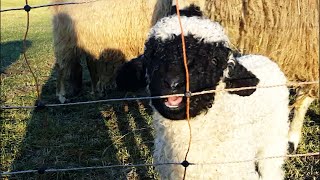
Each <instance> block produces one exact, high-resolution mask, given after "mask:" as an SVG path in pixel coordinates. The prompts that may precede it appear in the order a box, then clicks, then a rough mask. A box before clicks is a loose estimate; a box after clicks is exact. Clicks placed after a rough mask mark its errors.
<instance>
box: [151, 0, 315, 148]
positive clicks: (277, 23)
mask: <svg viewBox="0 0 320 180" xmlns="http://www.w3.org/2000/svg"><path fill="white" fill-rule="evenodd" d="M175 3H176V0H158V2H157V4H156V9H155V13H154V14H155V15H154V18H153V22H154V23H155V22H156V21H157V20H158V19H160V18H162V17H164V16H167V15H170V14H172V11H173V12H174V11H175V8H173V9H172V8H171V7H170V6H171V5H172V4H173V5H175ZM190 4H195V5H197V6H199V7H200V9H201V10H202V11H203V14H204V15H205V16H206V17H208V18H210V19H212V20H214V21H217V22H220V23H221V24H222V25H223V26H224V27H225V29H226V32H227V34H228V36H229V37H230V41H231V44H233V45H234V46H235V47H237V48H238V49H239V50H240V51H241V52H242V53H245V54H252V53H253V54H262V55H265V56H267V57H270V58H271V59H272V60H274V61H275V62H276V63H277V64H278V65H279V66H280V68H281V70H282V71H283V72H284V73H285V75H286V76H287V77H288V79H289V80H290V81H295V82H301V81H318V80H319V8H317V7H318V6H319V1H318V0H305V1H292V2H287V1H277V0H271V1H262V0H259V1H242V0H229V1H221V0H179V6H180V8H184V7H187V6H189V5H190ZM316 99H319V84H314V85H304V86H301V87H297V97H296V99H295V103H294V104H293V108H294V116H293V119H292V122H291V124H290V131H289V142H290V145H291V147H290V151H294V150H295V149H296V148H297V145H298V143H299V140H300V136H301V135H300V133H301V129H302V125H303V121H304V118H305V114H306V112H307V110H308V107H309V106H310V104H311V103H312V102H313V101H314V100H316Z"/></svg>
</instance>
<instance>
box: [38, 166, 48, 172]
mask: <svg viewBox="0 0 320 180" xmlns="http://www.w3.org/2000/svg"><path fill="white" fill-rule="evenodd" d="M46 169H47V168H46V167H41V168H39V169H38V173H39V174H44V173H46Z"/></svg>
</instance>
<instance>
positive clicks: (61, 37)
mask: <svg viewBox="0 0 320 180" xmlns="http://www.w3.org/2000/svg"><path fill="white" fill-rule="evenodd" d="M66 1H67V0H53V2H56V3H57V2H66ZM84 1H85V0H79V1H77V2H84ZM155 1H156V0H149V1H141V0H121V1H119V0H106V1H96V2H90V3H84V4H77V5H66V6H55V7H54V8H53V36H54V49H55V56H56V67H57V73H58V77H57V93H56V94H57V96H58V98H59V100H60V102H61V103H63V102H65V101H66V98H67V97H68V96H69V97H70V96H71V95H74V94H76V93H78V92H79V91H80V89H81V84H82V67H81V65H80V58H81V57H85V58H86V60H87V65H88V69H89V71H90V76H91V80H92V90H93V92H95V91H97V92H99V93H104V92H105V90H106V89H107V88H108V86H110V85H111V84H112V80H113V77H114V74H115V72H116V70H117V68H118V67H119V65H121V64H122V63H123V62H124V61H126V60H127V59H132V58H133V57H136V56H137V55H138V54H141V53H142V52H143V44H144V41H145V38H146V35H147V32H148V30H149V29H150V26H151V18H152V13H153V9H154V5H155Z"/></svg>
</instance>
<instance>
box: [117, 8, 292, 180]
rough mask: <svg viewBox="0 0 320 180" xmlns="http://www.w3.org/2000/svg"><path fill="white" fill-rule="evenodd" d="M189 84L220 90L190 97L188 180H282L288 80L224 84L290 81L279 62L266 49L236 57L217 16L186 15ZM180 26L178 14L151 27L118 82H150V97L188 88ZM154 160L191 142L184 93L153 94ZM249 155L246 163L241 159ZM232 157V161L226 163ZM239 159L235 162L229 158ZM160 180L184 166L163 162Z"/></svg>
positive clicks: (179, 155) (176, 156)
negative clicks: (140, 51) (140, 50)
mask: <svg viewBox="0 0 320 180" xmlns="http://www.w3.org/2000/svg"><path fill="white" fill-rule="evenodd" d="M181 22H182V27H183V29H184V33H185V34H184V35H185V36H184V38H185V40H186V52H187V60H188V68H189V76H190V91H191V92H199V91H204V90H212V89H213V90H217V91H216V92H215V93H213V94H204V95H197V96H192V97H191V98H190V117H191V119H190V125H191V132H192V134H191V135H192V139H191V148H190V151H189V153H188V156H187V161H188V162H189V163H194V165H189V166H188V167H187V169H186V179H259V178H260V179H269V180H271V179H272V180H278V179H283V176H284V173H283V170H282V165H283V163H284V158H271V159H264V158H267V157H272V156H284V155H285V154H286V152H287V142H288V137H287V136H288V128H289V127H288V126H289V125H288V116H289V108H288V103H289V97H288V96H289V91H288V88H287V87H286V86H277V87H273V88H257V89H253V90H252V89H251V90H240V91H230V92H229V91H224V89H226V88H239V87H247V86H270V85H284V84H285V83H286V81H287V79H286V77H285V75H284V74H283V72H282V71H281V70H280V68H279V67H278V65H277V64H276V63H274V62H272V61H271V60H270V59H269V58H267V57H265V56H261V55H245V56H241V57H235V56H234V54H233V51H232V50H231V49H230V43H229V39H228V37H227V36H226V34H225V32H224V29H223V28H222V26H221V25H220V24H219V23H217V22H212V21H210V20H209V19H206V18H203V17H200V16H191V17H187V16H184V15H183V14H182V16H181ZM185 84H186V74H185V69H184V64H183V55H182V46H181V33H180V27H179V22H178V18H177V16H176V15H172V16H169V17H165V18H162V19H161V20H160V21H158V22H157V23H156V25H155V26H154V27H152V29H151V31H150V33H149V35H148V38H147V40H146V43H145V49H144V53H143V54H142V55H141V56H139V57H138V58H135V59H133V60H132V61H130V62H128V63H126V64H124V66H123V67H122V68H121V69H120V71H119V73H118V76H117V85H118V87H119V88H121V89H123V90H127V91H134V90H136V89H139V88H143V87H146V88H147V90H148V91H149V93H150V95H152V96H161V95H168V94H177V93H178V94H180V93H185V91H186V86H185ZM151 105H152V107H153V110H154V112H153V127H154V129H155V140H154V146H155V150H154V154H153V156H154V163H168V162H177V163H180V162H183V161H184V158H185V155H186V152H187V148H188V143H189V127H188V123H187V121H186V98H185V97H179V96H173V97H169V98H164V99H152V100H151ZM239 161H243V162H241V163H237V162H239ZM228 162H229V163H228ZM230 162H234V163H230ZM156 169H157V170H158V172H159V173H160V176H161V178H162V179H182V177H183V174H184V167H183V166H181V165H160V166H157V167H156Z"/></svg>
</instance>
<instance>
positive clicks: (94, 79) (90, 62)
mask: <svg viewBox="0 0 320 180" xmlns="http://www.w3.org/2000/svg"><path fill="white" fill-rule="evenodd" d="M86 60H87V66H88V69H89V73H90V78H91V93H92V94H95V93H96V91H97V83H98V81H99V74H98V71H97V66H98V63H97V60H95V59H93V58H90V57H87V58H86Z"/></svg>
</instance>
